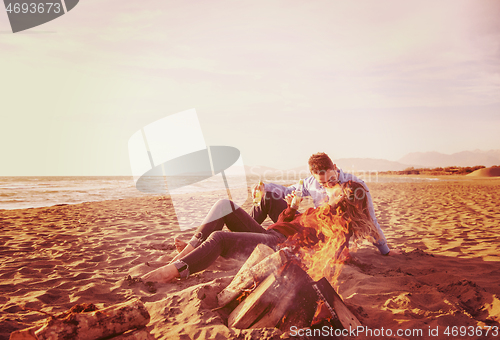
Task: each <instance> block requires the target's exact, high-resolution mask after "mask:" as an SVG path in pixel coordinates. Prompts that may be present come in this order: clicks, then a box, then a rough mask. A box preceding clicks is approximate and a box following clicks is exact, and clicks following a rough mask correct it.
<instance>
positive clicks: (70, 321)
mask: <svg viewBox="0 0 500 340" xmlns="http://www.w3.org/2000/svg"><path fill="white" fill-rule="evenodd" d="M149 319H150V316H149V313H148V311H147V310H146V307H145V306H144V304H143V303H142V302H141V301H140V300H138V299H135V300H131V301H128V302H125V303H122V304H119V305H114V306H110V307H108V308H105V309H102V310H97V311H93V312H85V313H73V312H72V313H68V315H67V316H65V317H64V318H55V317H53V318H51V319H50V320H49V321H48V322H47V323H46V324H45V325H44V326H42V328H40V329H38V330H37V331H35V332H34V329H33V328H30V329H27V330H21V331H16V332H13V333H12V334H11V335H10V340H32V339H36V340H59V339H73V340H95V339H101V338H104V337H110V336H113V335H118V334H122V333H124V332H126V331H128V330H130V329H135V328H141V327H144V326H146V325H147V324H148V323H149Z"/></svg>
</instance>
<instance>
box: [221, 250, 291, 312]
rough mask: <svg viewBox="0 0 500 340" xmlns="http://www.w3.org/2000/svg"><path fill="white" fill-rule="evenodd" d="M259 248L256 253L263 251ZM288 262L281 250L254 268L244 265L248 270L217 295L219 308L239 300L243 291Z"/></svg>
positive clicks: (237, 276) (241, 271)
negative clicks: (236, 299)
mask: <svg viewBox="0 0 500 340" xmlns="http://www.w3.org/2000/svg"><path fill="white" fill-rule="evenodd" d="M258 247H259V246H257V248H258ZM257 248H256V250H254V252H255V251H258V252H260V251H261V250H257ZM252 254H253V253H252ZM250 258H252V255H250ZM250 258H249V259H250ZM247 261H248V260H247ZM252 261H254V260H252ZM286 261H287V257H286V255H285V252H284V251H282V250H280V251H278V252H275V253H273V254H271V255H270V256H267V257H265V258H264V259H263V260H261V261H260V262H258V263H257V264H255V265H254V266H249V265H248V266H247V265H246V264H244V265H243V266H244V267H246V268H244V269H243V270H240V271H239V272H238V274H236V275H235V277H234V278H233V281H231V283H230V284H229V285H228V286H227V287H226V288H224V289H223V290H222V291H221V292H220V293H219V294H218V295H217V300H218V303H219V306H220V307H223V306H225V305H227V304H228V303H229V302H231V301H232V300H234V299H235V298H237V297H238V296H239V295H240V294H241V293H242V292H243V290H245V289H248V288H250V287H252V286H253V285H254V283H255V282H261V281H263V280H264V279H265V278H266V277H268V276H269V275H270V274H271V273H273V272H276V271H277V270H278V268H280V267H281V266H282V265H283V264H284V263H285V262H286Z"/></svg>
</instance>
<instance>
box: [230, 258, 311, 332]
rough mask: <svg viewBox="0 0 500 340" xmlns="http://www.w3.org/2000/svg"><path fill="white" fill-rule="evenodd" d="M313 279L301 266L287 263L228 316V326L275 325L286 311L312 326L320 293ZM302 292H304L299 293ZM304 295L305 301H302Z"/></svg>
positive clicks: (254, 326) (252, 326)
mask: <svg viewBox="0 0 500 340" xmlns="http://www.w3.org/2000/svg"><path fill="white" fill-rule="evenodd" d="M311 282H312V279H311V278H310V277H309V275H307V273H306V272H304V271H303V270H302V269H301V268H300V267H299V266H297V265H295V264H293V263H290V262H289V263H287V264H285V265H284V266H283V267H282V268H281V269H280V271H279V272H278V273H277V274H275V273H272V274H271V275H269V276H268V277H267V278H266V279H265V280H264V281H263V282H261V283H260V284H259V286H258V287H257V288H256V289H255V290H254V291H253V292H252V293H251V294H250V295H249V296H248V297H247V298H246V299H245V300H244V301H243V302H242V303H240V304H239V305H238V307H236V308H235V309H234V310H233V312H232V313H231V314H230V315H229V319H228V325H229V327H234V328H266V327H275V326H276V325H277V324H278V322H279V321H280V320H282V319H283V316H284V315H286V314H294V316H295V315H297V318H293V319H294V320H295V322H297V320H296V319H299V320H300V321H301V322H302V321H305V322H304V326H306V327H307V326H309V325H310V323H311V321H312V318H313V316H314V311H315V309H316V300H317V295H316V293H315V291H314V290H313V289H312V287H311ZM299 293H301V294H299ZM302 295H305V296H306V301H302Z"/></svg>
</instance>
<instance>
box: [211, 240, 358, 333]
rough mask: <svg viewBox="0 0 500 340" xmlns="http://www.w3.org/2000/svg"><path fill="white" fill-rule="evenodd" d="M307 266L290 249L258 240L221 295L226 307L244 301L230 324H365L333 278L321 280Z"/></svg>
mask: <svg viewBox="0 0 500 340" xmlns="http://www.w3.org/2000/svg"><path fill="white" fill-rule="evenodd" d="M301 267H303V263H301V261H300V259H299V258H298V257H297V256H296V255H295V254H294V253H293V252H292V251H290V250H289V249H282V250H279V251H278V252H274V251H273V250H272V249H271V248H269V247H267V246H265V245H262V244H260V245H258V246H257V247H256V248H255V250H254V251H253V253H252V254H251V256H250V257H249V258H248V260H247V261H246V262H245V264H244V265H243V266H242V268H241V269H240V271H239V272H238V273H237V274H236V276H235V277H234V279H233V280H232V282H231V283H230V284H229V285H228V286H227V287H226V288H225V289H224V290H222V291H221V292H220V293H219V295H218V296H217V298H218V302H219V306H220V307H223V306H226V305H228V304H229V303H230V302H232V301H237V302H239V304H238V305H237V307H236V308H235V309H234V310H233V311H232V312H231V314H230V315H229V318H228V326H229V327H234V328H240V329H241V328H264V327H276V328H278V329H280V330H282V331H290V330H291V329H304V328H311V327H312V328H318V327H323V326H329V327H332V329H353V328H357V327H358V326H361V323H360V322H359V320H358V319H357V318H356V316H355V315H354V314H352V313H351V311H350V310H349V309H348V308H347V307H346V306H345V304H344V302H343V301H342V299H341V298H340V296H339V295H338V294H337V292H336V291H335V289H334V288H333V287H332V286H331V284H330V282H329V281H328V279H327V278H325V277H322V278H321V279H319V280H317V281H315V280H314V279H313V278H312V277H311V275H309V274H308V273H307V272H306V271H305V270H303V269H302V268H301ZM249 291H250V294H248V292H249ZM237 302H236V303H237ZM233 304H235V302H233ZM294 327H295V328H294Z"/></svg>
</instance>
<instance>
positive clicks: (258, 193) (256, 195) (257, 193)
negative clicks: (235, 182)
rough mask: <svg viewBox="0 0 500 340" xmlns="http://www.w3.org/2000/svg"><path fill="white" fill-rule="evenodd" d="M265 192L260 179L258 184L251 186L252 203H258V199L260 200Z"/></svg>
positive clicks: (256, 204)
mask: <svg viewBox="0 0 500 340" xmlns="http://www.w3.org/2000/svg"><path fill="white" fill-rule="evenodd" d="M265 193H266V189H265V186H264V183H262V181H260V182H259V183H258V184H255V185H254V186H253V187H252V198H253V204H254V205H255V206H259V205H260V201H261V200H262V197H263V196H264V195H265Z"/></svg>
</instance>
